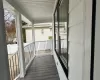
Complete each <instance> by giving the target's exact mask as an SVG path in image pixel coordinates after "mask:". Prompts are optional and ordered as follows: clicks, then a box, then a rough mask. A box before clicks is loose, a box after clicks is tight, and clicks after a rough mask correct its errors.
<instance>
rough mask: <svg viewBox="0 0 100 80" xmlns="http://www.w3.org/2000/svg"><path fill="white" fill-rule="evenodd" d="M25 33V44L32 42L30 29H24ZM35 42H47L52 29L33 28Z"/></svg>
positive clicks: (45, 27)
mask: <svg viewBox="0 0 100 80" xmlns="http://www.w3.org/2000/svg"><path fill="white" fill-rule="evenodd" d="M23 28H25V33H26V43H29V42H32V27H31V26H29V27H25V26H23ZM34 29H35V41H46V40H49V39H50V37H51V36H52V28H51V26H46V25H43V26H41V27H40V26H35V28H34Z"/></svg>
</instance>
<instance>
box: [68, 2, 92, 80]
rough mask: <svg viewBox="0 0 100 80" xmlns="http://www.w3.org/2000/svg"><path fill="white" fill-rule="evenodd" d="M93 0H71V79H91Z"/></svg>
mask: <svg viewBox="0 0 100 80" xmlns="http://www.w3.org/2000/svg"><path fill="white" fill-rule="evenodd" d="M91 20H92V0H69V65H68V66H69V80H90V56H91Z"/></svg>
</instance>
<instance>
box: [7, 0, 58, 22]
mask: <svg viewBox="0 0 100 80" xmlns="http://www.w3.org/2000/svg"><path fill="white" fill-rule="evenodd" d="M6 1H7V2H9V3H10V4H11V5H12V6H13V7H14V8H15V9H17V10H18V11H19V12H20V13H22V14H23V15H24V16H25V17H26V18H28V19H29V20H30V21H33V22H34V23H45V22H52V14H53V11H54V6H55V2H56V0H6Z"/></svg>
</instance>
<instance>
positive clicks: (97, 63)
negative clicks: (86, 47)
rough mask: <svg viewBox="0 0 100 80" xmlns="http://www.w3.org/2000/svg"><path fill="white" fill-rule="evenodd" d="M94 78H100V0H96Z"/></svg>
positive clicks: (95, 79)
mask: <svg viewBox="0 0 100 80" xmlns="http://www.w3.org/2000/svg"><path fill="white" fill-rule="evenodd" d="M96 3H97V4H96V24H95V48H94V49H95V50H94V79H93V80H100V0H96Z"/></svg>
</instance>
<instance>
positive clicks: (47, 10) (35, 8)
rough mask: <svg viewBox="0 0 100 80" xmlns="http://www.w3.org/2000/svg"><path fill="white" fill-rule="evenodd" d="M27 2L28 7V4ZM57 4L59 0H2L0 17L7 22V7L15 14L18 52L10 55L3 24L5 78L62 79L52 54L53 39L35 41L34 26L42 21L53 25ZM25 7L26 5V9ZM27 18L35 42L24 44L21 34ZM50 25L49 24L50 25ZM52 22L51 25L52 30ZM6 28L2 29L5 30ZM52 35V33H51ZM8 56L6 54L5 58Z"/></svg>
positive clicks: (0, 31) (31, 79) (19, 79)
mask: <svg viewBox="0 0 100 80" xmlns="http://www.w3.org/2000/svg"><path fill="white" fill-rule="evenodd" d="M25 5H26V6H25ZM55 5H56V0H51V1H49V0H42V1H40V0H37V1H36V0H31V1H27V0H22V1H17V0H13V1H12V0H1V1H0V10H1V11H0V17H1V16H2V18H1V19H0V21H1V23H0V24H2V23H4V17H3V15H4V9H6V8H7V9H8V10H10V11H12V13H14V16H15V25H16V32H17V44H18V51H16V53H15V54H14V55H11V56H9V57H8V55H7V48H6V41H5V40H6V39H5V37H6V35H5V34H4V33H5V30H4V24H2V25H0V26H1V27H2V29H0V34H1V36H2V37H3V38H2V39H3V40H4V42H2V45H4V44H5V45H4V50H3V51H2V53H5V54H4V56H3V60H4V61H5V62H6V63H7V62H8V63H9V64H8V63H7V64H6V65H3V66H4V67H5V66H6V67H5V69H6V72H5V73H6V75H5V76H6V77H5V80H33V79H34V80H60V78H59V74H58V71H57V67H56V65H57V64H56V63H55V60H54V56H53V55H54V54H53V39H52V40H49V41H48V40H47V41H41V42H39V41H35V32H34V27H35V25H36V26H38V24H39V25H40V27H41V25H42V26H43V24H42V23H51V24H52V14H53V12H54V8H55ZM25 7H26V8H25ZM22 20H24V21H26V22H27V23H29V24H30V25H28V26H27V27H29V26H31V27H32V42H31V43H29V44H27V45H24V43H23V35H22V28H23V26H22V23H21V21H22ZM47 25H48V24H47ZM52 26H53V24H52V25H51V27H50V28H51V29H52V30H53V28H52ZM2 31H3V32H2ZM52 35H53V34H52ZM5 56H6V57H5Z"/></svg>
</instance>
